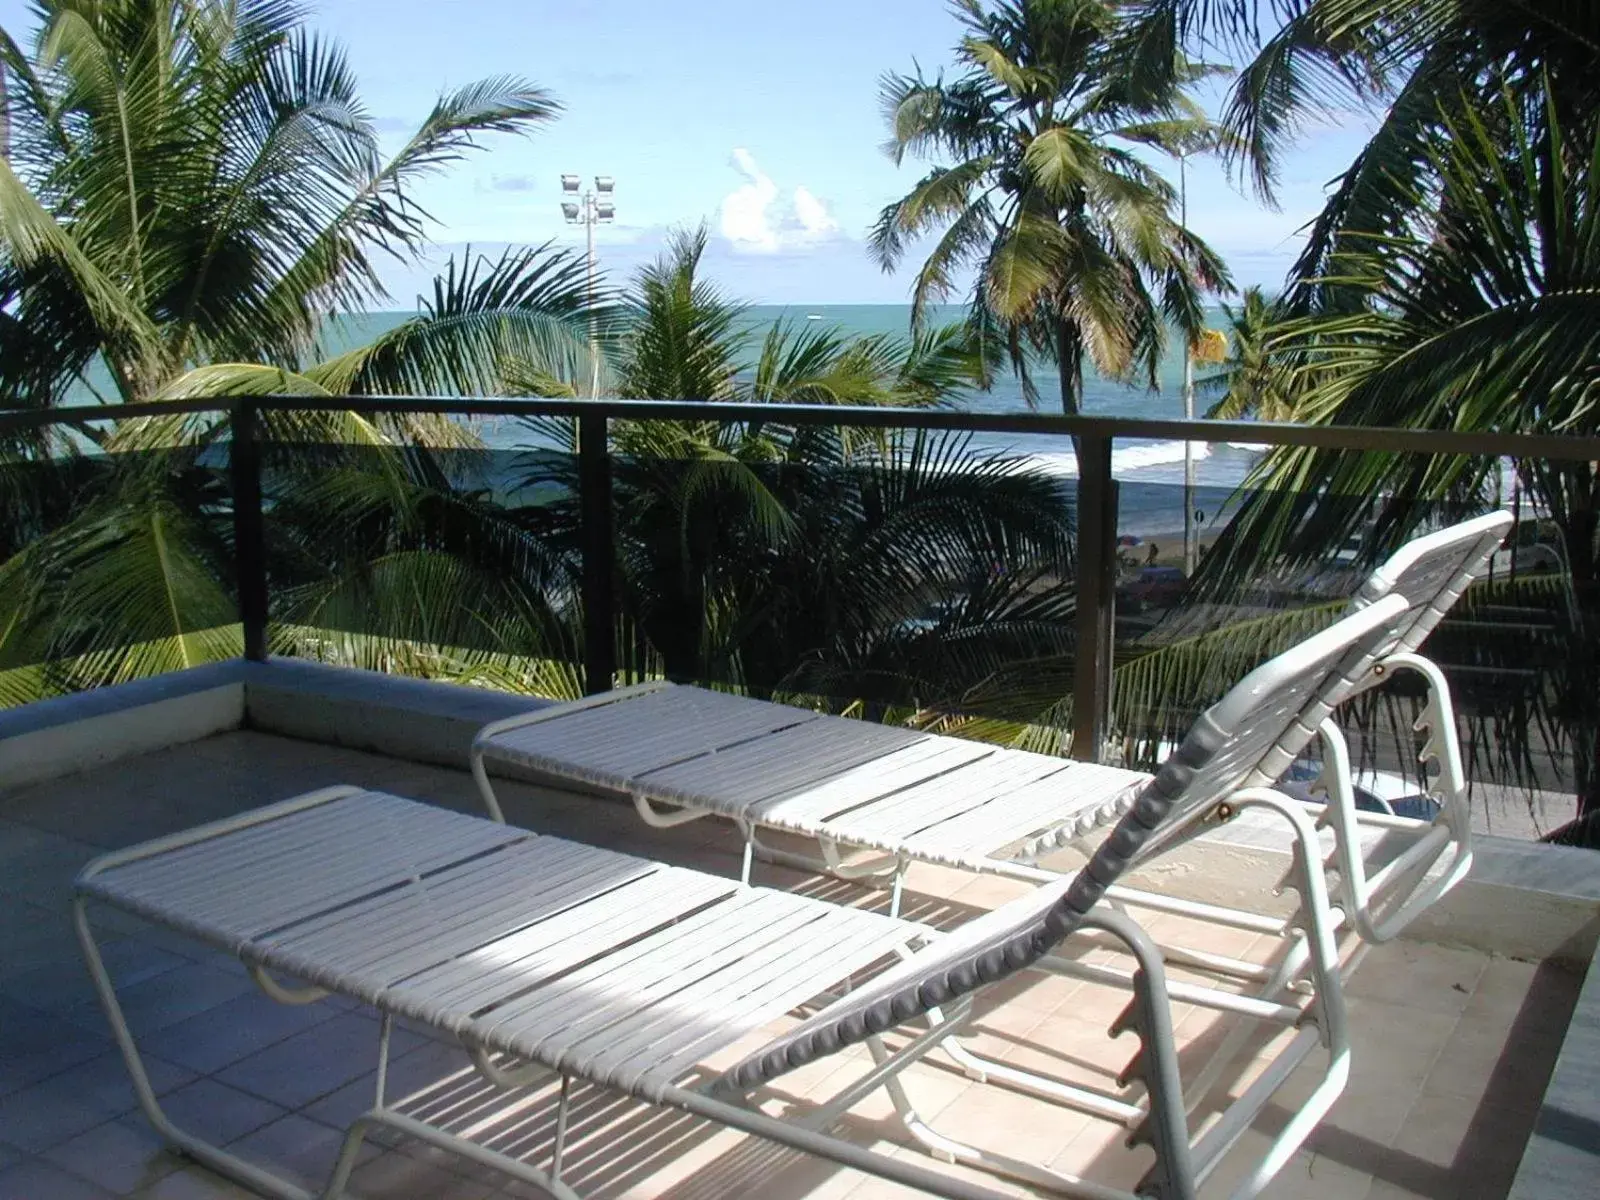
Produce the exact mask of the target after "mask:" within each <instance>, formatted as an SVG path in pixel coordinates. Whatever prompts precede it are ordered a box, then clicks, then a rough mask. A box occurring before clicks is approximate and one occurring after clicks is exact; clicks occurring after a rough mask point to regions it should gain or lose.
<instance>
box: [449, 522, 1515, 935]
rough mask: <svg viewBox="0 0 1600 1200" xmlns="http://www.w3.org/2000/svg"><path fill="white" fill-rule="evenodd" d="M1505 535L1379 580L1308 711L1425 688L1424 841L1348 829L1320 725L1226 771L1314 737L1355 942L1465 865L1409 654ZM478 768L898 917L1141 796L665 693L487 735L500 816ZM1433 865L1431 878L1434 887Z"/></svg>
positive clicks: (575, 705)
mask: <svg viewBox="0 0 1600 1200" xmlns="http://www.w3.org/2000/svg"><path fill="white" fill-rule="evenodd" d="M1510 525H1511V516H1510V514H1508V513H1503V512H1495V513H1490V514H1487V515H1486V516H1483V517H1478V518H1476V519H1474V520H1471V521H1466V522H1463V523H1461V524H1458V525H1455V526H1452V527H1451V528H1449V529H1445V530H1441V531H1439V532H1437V533H1433V534H1429V535H1426V536H1424V537H1420V538H1417V539H1415V540H1413V541H1412V542H1410V543H1408V544H1407V545H1406V546H1404V547H1402V548H1401V549H1400V550H1399V551H1397V552H1396V553H1395V554H1394V555H1393V556H1392V557H1391V558H1390V559H1389V560H1388V561H1387V562H1385V563H1384V564H1383V566H1381V567H1380V568H1378V570H1377V571H1375V572H1374V573H1373V574H1372V576H1371V577H1370V578H1368V579H1367V581H1366V582H1365V583H1364V584H1363V586H1362V588H1361V589H1360V591H1359V592H1358V593H1357V595H1356V597H1355V598H1354V600H1353V601H1352V604H1351V609H1352V610H1358V609H1361V608H1363V607H1367V606H1369V605H1371V604H1373V603H1376V602H1377V601H1379V600H1381V599H1383V598H1384V597H1386V596H1390V595H1395V596H1399V597H1401V598H1403V599H1404V601H1405V602H1406V603H1405V608H1404V610H1403V611H1402V612H1400V613H1399V614H1398V615H1397V616H1396V617H1395V618H1394V620H1393V621H1392V622H1391V623H1390V626H1389V633H1388V636H1387V637H1386V638H1385V639H1384V640H1383V641H1382V642H1381V644H1380V645H1378V646H1377V647H1376V648H1375V649H1374V652H1373V654H1372V655H1371V657H1370V660H1369V661H1368V662H1367V663H1366V664H1364V665H1363V668H1362V670H1361V671H1360V672H1359V673H1358V675H1357V677H1356V678H1354V679H1338V680H1334V681H1331V682H1330V683H1329V685H1328V692H1327V694H1326V695H1325V696H1324V697H1323V703H1324V706H1325V707H1326V708H1327V709H1329V710H1331V709H1333V708H1334V707H1336V706H1337V705H1338V704H1340V703H1342V702H1343V701H1345V700H1348V699H1350V698H1351V697H1352V696H1354V695H1355V694H1357V693H1359V692H1361V691H1363V690H1366V689H1369V688H1371V687H1373V686H1376V685H1377V684H1379V683H1382V682H1383V681H1384V680H1385V679H1387V678H1388V677H1389V676H1390V675H1392V674H1393V673H1394V672H1396V671H1399V670H1411V671H1415V672H1418V673H1420V674H1421V675H1422V676H1423V678H1424V679H1425V681H1426V682H1427V685H1428V699H1427V703H1426V706H1425V708H1424V711H1423V716H1422V720H1421V721H1420V722H1419V729H1420V728H1422V727H1423V726H1424V725H1425V726H1426V727H1427V728H1428V730H1429V731H1430V734H1431V737H1430V740H1429V742H1428V744H1427V745H1426V747H1425V748H1424V751H1423V756H1422V757H1423V759H1424V762H1426V760H1428V759H1433V760H1436V761H1437V763H1438V775H1437V776H1436V778H1435V780H1434V784H1433V788H1432V790H1433V792H1434V793H1435V795H1436V797H1437V799H1438V800H1439V801H1440V811H1439V815H1438V818H1437V819H1436V820H1435V821H1434V822H1433V824H1432V826H1431V827H1428V826H1427V825H1426V823H1424V822H1418V821H1412V820H1406V819H1403V818H1385V817H1383V816H1381V815H1375V814H1368V813H1362V812H1358V810H1357V809H1356V806H1355V800H1354V789H1353V786H1352V782H1351V779H1350V774H1349V770H1348V754H1347V753H1346V751H1345V748H1344V739H1343V737H1342V735H1341V734H1340V731H1339V729H1338V727H1337V726H1336V725H1335V724H1334V723H1333V722H1331V721H1327V720H1325V719H1319V721H1318V722H1315V723H1312V724H1310V725H1304V726H1296V727H1294V728H1292V729H1290V730H1288V731H1287V732H1286V735H1285V737H1284V738H1282V739H1281V740H1279V741H1278V742H1275V743H1272V744H1268V745H1263V746H1262V748H1261V757H1260V758H1259V760H1258V761H1256V762H1254V763H1252V764H1250V769H1249V770H1245V771H1242V772H1241V776H1240V786H1260V787H1270V786H1272V785H1273V783H1274V782H1275V781H1276V780H1277V779H1278V778H1279V776H1280V775H1281V774H1282V773H1283V772H1284V770H1285V769H1286V768H1288V767H1289V765H1290V764H1291V763H1292V762H1293V761H1294V760H1295V759H1296V758H1297V757H1298V756H1299V755H1300V754H1301V753H1302V752H1303V751H1304V749H1305V748H1306V746H1307V744H1308V743H1309V742H1310V741H1311V740H1312V738H1313V737H1316V736H1318V735H1320V736H1321V739H1322V742H1323V747H1324V751H1323V752H1324V761H1325V764H1326V765H1327V766H1328V767H1329V768H1331V769H1329V770H1326V771H1325V773H1324V779H1323V781H1322V782H1323V785H1324V787H1325V788H1326V790H1327V793H1328V800H1329V803H1328V806H1327V809H1326V812H1325V813H1324V814H1323V819H1324V820H1325V822H1326V823H1327V824H1328V825H1330V826H1331V827H1332V829H1333V830H1334V834H1335V839H1336V843H1337V851H1336V853H1337V854H1338V859H1339V868H1340V870H1339V875H1340V885H1341V888H1342V892H1343V895H1342V899H1343V900H1344V906H1343V907H1344V908H1345V912H1346V915H1347V917H1348V919H1349V920H1350V921H1351V923H1352V924H1353V925H1354V927H1355V928H1356V929H1357V930H1358V931H1359V932H1360V933H1361V934H1362V935H1363V936H1364V937H1365V938H1367V939H1368V940H1383V939H1387V938H1389V937H1393V936H1395V934H1397V933H1398V932H1399V931H1400V930H1401V929H1402V928H1403V927H1404V926H1405V925H1406V924H1407V923H1408V922H1409V921H1410V920H1411V919H1413V918H1414V917H1415V916H1416V914H1417V913H1418V912H1420V911H1421V910H1422V909H1423V908H1424V907H1426V905H1427V904H1429V903H1431V902H1432V901H1433V900H1435V899H1437V898H1438V896H1439V895H1441V894H1442V893H1443V892H1444V891H1445V890H1447V889H1448V888H1449V887H1450V886H1452V885H1453V884H1454V883H1455V882H1456V881H1458V880H1459V879H1460V878H1461V877H1462V876H1463V875H1464V874H1465V872H1466V869H1467V867H1468V866H1470V863H1471V839H1470V828H1469V824H1468V817H1467V807H1466V805H1467V795H1466V784H1465V779H1464V776H1463V772H1462V767H1461V761H1460V752H1459V749H1458V748H1457V744H1456V733H1455V723H1454V715H1453V712H1452V709H1451V707H1450V694H1449V688H1448V686H1447V685H1446V684H1445V681H1444V677H1443V676H1442V675H1441V674H1440V672H1439V670H1438V668H1437V667H1436V666H1434V664H1433V663H1431V662H1429V661H1428V660H1427V659H1425V658H1423V657H1421V656H1420V655H1419V654H1418V653H1417V649H1418V647H1419V646H1420V645H1421V644H1422V642H1423V640H1424V639H1425V638H1426V637H1427V635H1428V634H1429V633H1430V632H1432V630H1433V629H1434V627H1435V626H1436V625H1437V624H1438V623H1439V621H1440V620H1441V619H1442V618H1443V617H1444V615H1445V613H1446V612H1448V611H1449V609H1450V607H1451V606H1452V605H1453V604H1454V603H1455V601H1456V600H1457V599H1458V598H1459V597H1460V595H1461V594H1462V593H1463V592H1464V591H1465V590H1466V588H1467V586H1468V585H1469V584H1470V583H1471V582H1472V581H1473V580H1474V579H1475V578H1477V577H1478V576H1479V575H1480V574H1482V573H1483V571H1484V570H1485V569H1486V568H1487V565H1488V563H1489V560H1490V558H1491V557H1492V556H1493V554H1494V551H1495V549H1496V548H1497V547H1498V546H1499V545H1500V543H1501V541H1502V539H1503V538H1504V536H1505V533H1506V530H1507V529H1508V528H1509V527H1510ZM486 761H489V762H501V763H507V764H511V765H513V766H515V767H518V768H521V769H522V770H525V771H532V772H534V773H535V774H536V775H537V776H539V777H541V778H543V779H545V780H547V781H549V782H551V783H552V784H554V785H555V786H558V787H565V788H569V789H580V790H591V791H599V792H602V793H606V794H611V795H619V796H626V797H628V798H629V799H631V800H632V802H633V804H634V806H635V807H636V809H637V810H638V812H639V815H640V816H641V817H642V818H643V819H644V820H645V821H647V822H648V823H650V824H651V825H655V826H671V825H676V824H679V823H682V822H684V821H692V820H697V819H700V818H703V817H706V816H721V817H724V818H728V819H731V820H733V821H734V822H736V823H737V824H738V826H739V828H740V830H741V832H742V833H743V835H744V839H745V868H744V869H745V877H746V879H748V878H749V872H750V869H751V862H752V858H753V857H754V855H755V853H756V852H757V851H758V850H759V851H764V852H765V854H766V856H768V857H772V858H774V859H776V860H778V861H795V860H796V859H797V856H795V855H794V854H793V853H792V852H783V851H774V850H772V849H771V848H770V847H764V846H763V845H762V843H761V841H760V835H761V833H762V831H765V830H774V831H783V832H786V833H790V834H799V835H802V836H804V837H805V838H807V839H809V840H815V842H816V843H817V844H818V846H819V849H820V858H816V859H812V858H810V857H809V856H807V857H805V858H800V859H799V860H798V861H796V865H800V866H804V867H808V868H811V869H817V870H824V871H829V872H832V873H834V874H838V875H842V876H845V877H859V876H862V875H881V874H885V873H887V874H889V875H891V876H892V886H893V888H894V899H893V901H892V902H891V911H898V907H899V898H900V887H901V883H902V880H903V877H904V873H905V870H906V868H907V867H908V866H909V864H911V863H913V862H928V863H936V864H940V865H944V866H950V867H956V868H959V869H963V870H969V871H977V872H992V873H997V874H1001V875H1009V876H1012V877H1016V878H1021V879H1025V880H1028V881H1030V882H1044V881H1046V880H1048V879H1049V878H1050V873H1049V872H1046V871H1043V870H1041V869H1040V868H1038V867H1037V866H1036V865H1035V860H1036V859H1037V858H1038V857H1039V856H1040V855H1042V854H1045V853H1048V852H1049V851H1052V850H1054V849H1057V848H1059V847H1060V846H1062V845H1064V844H1065V843H1067V842H1068V841H1070V840H1072V839H1074V838H1079V837H1082V836H1083V835H1085V834H1088V833H1091V832H1092V831H1094V830H1095V829H1097V828H1103V827H1104V826H1106V825H1108V824H1109V823H1110V822H1112V821H1114V820H1116V819H1117V818H1119V817H1120V816H1121V815H1122V814H1123V813H1124V812H1126V811H1127V809H1128V806H1129V805H1130V804H1131V803H1132V801H1133V799H1134V798H1135V797H1137V796H1138V795H1139V794H1140V792H1141V790H1142V789H1143V788H1144V787H1145V785H1146V784H1147V783H1148V782H1149V781H1150V778H1151V776H1150V775H1148V774H1146V773H1144V772H1141V771H1129V770H1123V769H1121V768H1117V767H1109V766H1104V765H1100V764H1097V763H1085V762H1077V761H1073V760H1069V759H1061V758H1054V757H1050V756H1048V755H1041V754H1031V753H1027V752H1025V751H1019V750H1006V749H1001V748H999V747H995V746H992V745H987V744H983V743H977V742H970V741H964V740H962V739H959V738H951V737H941V736H938V735H933V734H924V733H919V732H917V731H914V730H908V729H903V728H894V727H886V726H881V725H876V724H872V723H870V722H866V721H853V720H846V719H844V718H840V717H833V716H827V715H823V714H819V713H815V712H810V711H807V710H804V709H797V708H790V707H786V706H783V705H778V704H770V703H767V702H764V701H759V700H752V699H748V698H744V697H738V696H732V695H727V694H724V693H718V692H710V691H705V690H703V689H700V688H694V687H687V686H678V685H673V684H669V683H665V682H655V683H646V684H642V685H639V686H637V687H632V688H624V689H619V690H617V691H613V692H606V693H602V694H600V695H597V696H591V697H588V698H586V699H584V700H579V701H575V702H572V703H569V704H563V705H556V706H553V707H550V708H546V709H540V710H537V711H535V712H531V713H525V714H521V715H518V716H515V717H509V718H506V719H505V720H501V721H496V722H494V723H492V724H490V725H487V726H485V727H484V728H483V729H482V730H481V731H480V732H479V733H478V735H477V737H476V738H475V739H474V741H473V747H472V754H471V766H472V771H473V774H474V776H475V778H476V779H477V782H478V788H479V791H480V792H481V794H482V795H483V799H484V803H485V804H486V805H487V806H488V810H489V812H490V813H491V814H493V815H495V816H496V817H498V816H499V815H500V806H499V802H498V800H497V799H496V797H495V794H494V788H493V786H492V784H491V783H490V781H489V776H488V774H487V772H486V770H485V763H486ZM1363 827H1365V828H1379V829H1382V830H1384V831H1385V832H1386V833H1389V834H1392V835H1394V836H1397V837H1399V838H1401V839H1402V840H1406V839H1409V840H1411V841H1412V845H1411V846H1410V847H1409V848H1408V849H1406V850H1405V851H1404V852H1403V853H1402V854H1401V855H1400V856H1399V857H1398V858H1396V859H1395V860H1394V861H1392V862H1390V863H1388V864H1387V865H1386V866H1385V867H1384V868H1383V869H1382V871H1381V872H1377V873H1374V872H1372V871H1371V869H1370V868H1369V866H1368V864H1367V862H1366V861H1365V859H1364V857H1363V855H1362V851H1361V845H1362V838H1361V833H1362V830H1363ZM1441 859H1443V860H1445V861H1444V865H1443V867H1442V869H1440V870H1435V867H1436V864H1439V863H1440V861H1441ZM1430 872H1432V873H1433V874H1432V878H1431V879H1429V878H1428V877H1429V874H1430ZM1369 875H1370V876H1371V877H1370V878H1369ZM1425 880H1427V882H1426V883H1425V882H1424V881H1425ZM1118 897H1119V898H1120V899H1123V900H1128V901H1131V902H1137V903H1141V904H1145V905H1147V906H1149V907H1154V908H1157V909H1160V910H1162V911H1178V912H1190V913H1191V915H1210V916H1211V917H1213V918H1215V919H1219V920H1224V921H1228V922H1230V923H1236V924H1237V923H1242V924H1243V925H1244V927H1246V928H1258V926H1257V925H1253V924H1251V923H1250V922H1249V920H1248V918H1246V917H1244V916H1242V915H1240V914H1233V915H1231V916H1229V915H1227V914H1224V913H1222V912H1220V911H1218V910H1211V911H1210V912H1209V914H1206V913H1201V912H1199V911H1198V910H1196V909H1195V907H1194V906H1183V905H1173V904H1171V903H1168V902H1165V901H1163V900H1162V898H1160V897H1151V896H1146V895H1143V894H1137V893H1130V892H1127V891H1126V890H1122V891H1119V893H1118ZM1380 910H1381V912H1382V914H1383V915H1381V916H1380V915H1379V912H1380ZM1259 928H1261V929H1264V928H1265V927H1259Z"/></svg>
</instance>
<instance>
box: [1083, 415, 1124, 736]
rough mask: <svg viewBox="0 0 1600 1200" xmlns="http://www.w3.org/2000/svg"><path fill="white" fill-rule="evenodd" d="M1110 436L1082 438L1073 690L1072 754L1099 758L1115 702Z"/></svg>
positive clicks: (1114, 530) (1113, 500) (1113, 507)
mask: <svg viewBox="0 0 1600 1200" xmlns="http://www.w3.org/2000/svg"><path fill="white" fill-rule="evenodd" d="M1111 442H1112V440H1111V438H1109V437H1104V436H1101V435H1099V434H1090V435H1087V436H1085V437H1082V438H1080V439H1079V442H1078V462H1079V464H1080V466H1081V469H1082V475H1081V476H1080V477H1079V479H1078V612H1077V639H1076V640H1077V661H1076V663H1075V664H1074V668H1075V674H1074V678H1073V688H1072V757H1074V758H1079V759H1084V760H1086V761H1090V762H1098V761H1099V760H1100V758H1101V757H1102V754H1103V752H1104V750H1105V738H1106V726H1107V715H1108V713H1109V711H1110V703H1111V638H1112V613H1113V606H1114V604H1115V601H1116V544H1117V485H1116V483H1115V482H1114V481H1113V480H1112V478H1111Z"/></svg>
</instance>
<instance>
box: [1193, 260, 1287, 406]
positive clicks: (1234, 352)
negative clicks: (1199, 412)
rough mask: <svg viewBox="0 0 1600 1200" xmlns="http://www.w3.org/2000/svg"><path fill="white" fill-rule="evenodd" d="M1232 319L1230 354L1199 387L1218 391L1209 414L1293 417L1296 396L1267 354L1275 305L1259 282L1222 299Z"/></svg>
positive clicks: (1212, 391)
mask: <svg viewBox="0 0 1600 1200" xmlns="http://www.w3.org/2000/svg"><path fill="white" fill-rule="evenodd" d="M1222 312H1223V316H1224V317H1225V318H1226V319H1227V322H1228V333H1229V337H1228V357H1227V358H1226V359H1225V360H1224V361H1223V362H1221V363H1219V364H1218V365H1217V369H1216V370H1215V371H1213V372H1211V373H1210V374H1208V375H1206V376H1205V377H1204V378H1202V379H1201V380H1200V381H1199V384H1200V389H1201V390H1202V391H1204V392H1209V393H1211V394H1213V395H1217V397H1218V399H1217V402H1216V403H1215V404H1213V405H1212V406H1211V407H1210V408H1208V409H1207V410H1206V416H1207V417H1209V418H1213V419H1216V420H1223V421H1238V420H1241V419H1243V418H1246V417H1255V418H1256V419H1257V420H1261V421H1292V420H1294V419H1295V401H1294V396H1293V395H1292V394H1291V392H1290V387H1289V379H1288V378H1287V376H1286V374H1285V373H1284V372H1282V371H1280V370H1279V369H1278V368H1277V365H1276V364H1275V363H1274V361H1273V359H1272V357H1271V355H1270V354H1269V351H1268V347H1269V339H1270V338H1271V335H1272V332H1273V329H1274V327H1275V325H1276V323H1277V321H1278V320H1279V319H1280V317H1279V313H1278V309H1277V305H1276V304H1275V303H1274V302H1273V301H1271V300H1268V299H1267V297H1266V293H1264V292H1263V291H1262V290H1261V288H1260V287H1259V286H1251V287H1247V288H1245V290H1244V295H1243V296H1242V297H1241V302H1240V304H1239V305H1238V306H1237V307H1235V306H1234V305H1232V304H1227V303H1224V304H1223V306H1222Z"/></svg>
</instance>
